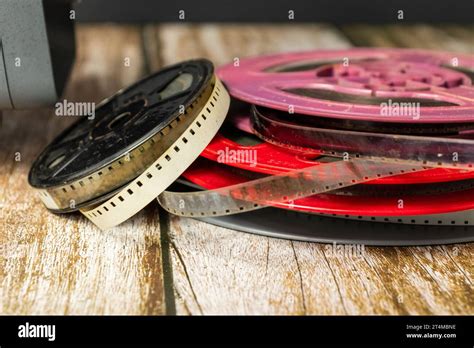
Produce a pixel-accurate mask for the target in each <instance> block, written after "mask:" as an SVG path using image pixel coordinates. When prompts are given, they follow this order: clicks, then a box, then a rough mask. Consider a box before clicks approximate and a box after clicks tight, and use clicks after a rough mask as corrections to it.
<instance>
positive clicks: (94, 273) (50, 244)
mask: <svg viewBox="0 0 474 348" xmlns="http://www.w3.org/2000/svg"><path fill="white" fill-rule="evenodd" d="M77 41H78V52H77V60H76V66H75V68H74V72H73V74H72V77H71V80H70V82H69V85H68V87H67V92H66V94H65V98H66V99H68V100H78V101H95V102H98V101H100V100H101V99H102V98H104V97H107V96H109V95H110V94H111V93H113V92H115V91H116V90H118V89H119V88H121V87H124V86H125V85H127V84H129V83H131V82H134V81H135V80H136V79H138V78H139V77H140V76H141V75H143V73H144V66H143V55H142V49H141V30H140V28H137V27H128V26H124V27H116V26H111V25H101V26H87V27H83V26H79V27H78V28H77ZM125 58H129V59H130V66H126V65H125V64H124V62H125V61H124V59H125ZM72 121H74V120H73V118H72V117H69V118H67V117H62V118H61V117H56V116H54V115H53V112H52V110H50V109H47V110H42V111H38V110H35V111H22V112H18V111H15V112H5V113H4V124H3V128H2V129H1V137H0V138H1V140H0V141H1V142H2V144H1V145H2V146H1V148H0V194H1V196H0V197H1V200H2V201H3V208H2V216H1V222H2V223H1V227H2V229H1V231H0V246H1V250H0V251H1V253H0V254H1V255H0V284H1V286H0V313H1V314H114V313H115V314H160V313H163V312H164V304H163V283H162V272H161V248H160V233H159V220H158V214H157V209H156V206H155V207H150V208H148V209H146V211H144V212H142V213H140V214H139V215H138V216H137V217H136V218H134V219H132V220H131V221H128V222H127V223H125V224H123V225H121V226H120V227H118V228H115V229H113V230H111V231H107V232H101V231H100V230H99V229H97V228H96V227H95V226H93V225H92V224H91V223H90V222H88V221H87V219H85V218H84V217H82V216H81V215H80V214H72V215H67V216H58V215H54V214H51V213H49V212H48V211H47V210H46V209H45V208H44V207H43V205H42V204H41V202H40V201H39V199H38V198H36V197H35V195H34V193H33V192H32V190H30V188H29V187H28V184H27V174H28V170H29V168H30V166H31V164H32V161H33V160H34V158H35V157H36V156H37V155H38V153H39V151H40V150H41V149H42V148H43V147H44V146H46V144H47V143H48V142H49V141H51V140H52V138H53V137H54V136H55V135H56V134H57V133H58V132H59V131H60V130H61V129H63V128H65V127H66V125H68V124H70V123H71V122H72ZM16 153H19V154H20V156H21V160H20V161H19V162H16V161H15V154H16Z"/></svg>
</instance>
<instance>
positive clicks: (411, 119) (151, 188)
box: [29, 49, 474, 245]
mask: <svg viewBox="0 0 474 348" xmlns="http://www.w3.org/2000/svg"><path fill="white" fill-rule="evenodd" d="M473 76H474V57H472V56H468V55H461V54H453V53H446V52H428V51H420V50H403V49H351V50H344V51H314V52H303V53H291V54H278V55H272V56H263V57H256V58H248V59H243V60H240V61H239V60H235V61H234V62H233V63H232V64H229V65H226V66H223V67H221V68H220V69H218V71H217V74H214V68H213V65H212V63H210V62H209V61H207V60H194V61H188V62H183V63H181V64H177V65H174V66H171V67H168V68H165V69H164V70H161V71H159V72H157V73H155V74H153V75H151V76H150V77H148V78H146V79H145V80H143V81H140V82H138V83H136V84H135V85H133V86H131V87H129V88H127V89H126V90H123V91H120V92H118V93H117V94H116V95H115V96H113V97H112V98H110V99H108V100H105V101H104V102H103V103H101V105H100V106H98V108H97V109H96V117H95V119H94V120H92V121H91V120H88V119H85V118H84V119H83V120H80V121H78V122H77V123H76V124H74V125H72V126H71V127H70V128H69V129H67V130H66V131H64V132H63V133H62V134H61V135H60V136H59V137H57V138H56V139H55V140H54V141H53V142H52V144H50V145H49V146H48V147H47V148H46V149H45V150H44V151H43V152H42V153H41V155H40V156H39V157H38V159H37V161H36V162H35V163H34V165H33V167H32V169H31V172H30V176H29V181H30V184H31V185H32V186H33V187H34V188H36V189H37V190H38V191H39V195H40V197H41V199H42V201H43V202H44V204H45V205H46V207H47V208H48V209H50V210H52V211H54V212H70V211H75V210H80V211H81V212H82V213H83V214H84V215H85V216H86V217H87V218H88V219H90V220H91V221H92V222H93V223H94V224H96V225H97V226H98V227H100V228H101V229H107V228H111V227H113V226H116V225H118V224H120V223H121V222H123V221H125V220H127V219H128V218H130V217H131V216H133V215H134V214H136V213H137V212H138V211H139V210H141V209H142V208H144V207H145V206H146V205H147V204H149V203H150V202H152V201H153V200H154V199H155V198H157V199H158V202H159V204H160V205H161V206H162V207H163V208H164V209H165V210H167V211H168V212H170V213H172V214H176V215H179V216H186V217H192V218H197V219H201V220H204V221H207V222H210V223H212V224H217V225H220V226H224V227H229V228H233V229H238V230H242V231H246V232H251V233H258V234H263V235H268V236H276V237H283V238H290V239H297V240H306V241H320V242H339V243H355V242H357V243H365V244H373V245H426V244H440V243H454V242H461V241H472V240H474V227H473V226H474V87H473V86H472V81H473ZM221 80H222V81H223V83H224V85H225V87H224V85H223V84H222V83H221ZM227 91H229V93H230V96H231V98H232V100H231V98H230V97H229V94H228V92H227Z"/></svg>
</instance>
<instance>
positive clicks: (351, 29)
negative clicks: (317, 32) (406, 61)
mask: <svg viewBox="0 0 474 348" xmlns="http://www.w3.org/2000/svg"><path fill="white" fill-rule="evenodd" d="M341 30H342V31H343V32H344V34H345V35H347V37H348V38H349V39H350V40H351V41H352V42H353V43H354V44H355V45H356V46H385V47H411V48H423V49H432V50H447V51H453V52H463V53H473V52H474V39H473V37H474V29H473V28H472V27H461V26H454V25H451V26H446V28H445V26H444V25H443V26H438V27H435V26H431V25H427V24H416V25H395V24H393V25H365V24H354V25H347V26H343V27H342V28H341Z"/></svg>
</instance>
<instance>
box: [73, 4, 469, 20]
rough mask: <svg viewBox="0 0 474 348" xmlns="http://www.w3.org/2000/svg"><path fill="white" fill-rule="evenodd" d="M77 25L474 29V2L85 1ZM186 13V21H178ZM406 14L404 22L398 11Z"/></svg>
mask: <svg viewBox="0 0 474 348" xmlns="http://www.w3.org/2000/svg"><path fill="white" fill-rule="evenodd" d="M76 9H77V19H78V20H79V21H86V22H102V21H113V22H179V21H186V22H253V23H263V22H287V23H288V22H290V20H289V18H288V15H289V13H288V11H290V10H293V11H294V20H292V21H295V22H331V23H336V24H340V23H353V22H364V23H387V22H389V23H407V22H458V23H472V22H473V13H474V1H473V0H457V1H455V2H453V1H444V0H441V1H436V0H435V1H433V0H416V1H413V0H384V1H376V0H317V1H311V0H272V1H263V0H260V1H258V0H257V1H255V0H240V1H235V0H201V1H191V0H176V1H150V0H102V1H94V0H82V1H81V2H80V3H78V4H77V6H76ZM180 10H184V20H183V19H182V18H181V19H180V18H179V17H178V16H179V14H180V12H179V11H180ZM399 10H402V11H403V17H404V18H403V20H399V19H398V18H397V17H398V11H399Z"/></svg>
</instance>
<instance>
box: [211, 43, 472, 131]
mask: <svg viewBox="0 0 474 348" xmlns="http://www.w3.org/2000/svg"><path fill="white" fill-rule="evenodd" d="M473 71H474V59H473V58H472V56H470V55H463V54H457V53H450V52H433V51H423V50H412V49H374V48H370V49H366V48H355V49H349V50H337V51H331V50H328V51H322V50H318V51H310V52H301V53H284V54H276V55H271V56H261V57H255V58H248V59H243V60H240V61H239V62H238V64H236V63H234V64H229V65H226V66H223V67H222V68H220V69H219V71H218V75H219V76H220V77H221V78H222V80H223V81H224V82H225V83H226V85H227V87H228V88H229V91H230V93H231V95H232V96H233V97H235V98H237V99H240V100H243V101H245V102H247V103H250V104H255V105H258V106H263V107H268V108H272V109H276V110H281V111H285V112H294V113H296V114H305V115H313V116H318V117H324V118H330V119H337V120H343V121H344V122H347V121H349V122H362V121H364V122H369V123H373V122H375V123H377V124H376V125H372V126H371V127H372V130H373V129H374V126H375V127H376V128H377V129H381V128H382V126H383V125H384V124H386V123H398V124H400V123H409V124H417V125H418V126H414V127H413V126H412V127H410V128H409V129H410V130H411V131H412V132H413V131H414V129H416V128H418V129H421V130H422V131H423V129H425V131H424V133H425V134H426V129H429V126H427V125H431V126H432V127H433V128H434V129H437V130H438V131H439V130H440V129H441V128H442V127H441V128H440V127H439V125H437V124H439V123H451V124H452V123H458V124H459V125H458V126H459V127H462V124H463V123H472V110H473V107H474V89H473V87H472V76H473V75H474V73H473ZM382 103H387V104H389V103H418V105H419V113H418V114H417V115H412V114H409V113H407V114H405V113H392V114H389V115H384V114H382V113H381V108H380V105H381V104H382ZM399 111H400V110H399ZM380 123H382V124H380ZM366 126H370V125H367V124H366ZM396 127H397V125H395V126H394V128H396Z"/></svg>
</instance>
